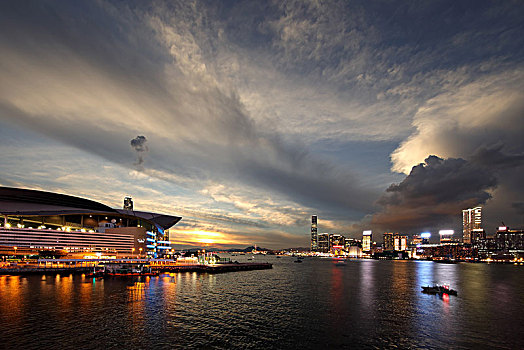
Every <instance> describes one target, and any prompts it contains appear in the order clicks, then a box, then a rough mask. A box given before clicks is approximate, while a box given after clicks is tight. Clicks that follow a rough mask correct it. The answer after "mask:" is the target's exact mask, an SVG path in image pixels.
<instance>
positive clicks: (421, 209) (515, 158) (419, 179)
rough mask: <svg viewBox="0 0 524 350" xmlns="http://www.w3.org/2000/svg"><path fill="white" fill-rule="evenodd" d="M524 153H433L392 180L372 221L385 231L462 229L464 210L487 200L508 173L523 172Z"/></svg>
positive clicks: (491, 150)
mask: <svg viewBox="0 0 524 350" xmlns="http://www.w3.org/2000/svg"><path fill="white" fill-rule="evenodd" d="M523 164H524V157H523V155H507V154H504V153H503V152H501V147H496V148H491V149H485V148H483V149H480V150H478V151H477V152H476V153H475V154H474V155H473V156H472V157H471V159H470V160H465V159H462V158H447V159H443V158H439V157H437V156H429V157H428V158H426V159H425V161H424V163H421V164H419V165H416V166H414V167H413V168H412V170H411V172H410V173H409V175H408V176H407V177H406V178H405V179H404V180H403V181H402V182H400V183H398V184H392V185H391V186H389V188H388V189H387V190H386V192H385V193H384V194H383V195H382V196H381V197H380V199H379V200H378V201H377V204H378V205H379V206H381V207H382V211H380V212H378V213H376V214H375V215H373V218H372V221H371V223H372V224H373V225H375V227H377V228H379V229H381V230H385V231H399V232H409V233H416V232H421V231H422V230H427V229H431V228H445V227H449V226H450V225H451V227H457V226H458V225H457V221H458V219H460V214H461V211H462V209H466V208H472V207H474V206H477V205H483V204H486V203H487V202H488V201H489V200H490V199H491V198H492V195H493V192H494V190H495V189H496V188H497V185H498V184H499V180H500V178H501V176H502V174H503V172H504V171H519V168H520V167H521V166H522V165H523Z"/></svg>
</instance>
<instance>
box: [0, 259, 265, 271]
mask: <svg viewBox="0 0 524 350" xmlns="http://www.w3.org/2000/svg"><path fill="white" fill-rule="evenodd" d="M116 261H117V262H128V263H131V262H134V263H137V262H139V263H150V264H151V269H152V271H158V272H160V273H162V272H207V273H221V272H232V271H248V270H264V269H271V268H272V267H273V265H272V264H270V263H238V262H236V263H224V264H196V263H192V264H187V263H182V264H180V263H175V262H173V261H162V260H152V261H149V260H147V259H119V260H116ZM108 262H114V261H110V260H105V259H104V260H103V259H100V260H98V259H45V260H40V261H38V262H37V263H26V264H24V263H21V264H16V265H10V266H4V267H0V275H33V274H42V275H45V274H82V273H89V272H92V271H93V268H94V267H95V266H97V265H98V264H104V263H108Z"/></svg>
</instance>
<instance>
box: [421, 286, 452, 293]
mask: <svg viewBox="0 0 524 350" xmlns="http://www.w3.org/2000/svg"><path fill="white" fill-rule="evenodd" d="M422 293H426V294H433V295H435V294H438V295H443V294H448V295H457V291H456V290H454V289H451V288H449V286H448V285H443V286H439V285H433V286H431V287H430V286H422Z"/></svg>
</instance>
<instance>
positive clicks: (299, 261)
mask: <svg viewBox="0 0 524 350" xmlns="http://www.w3.org/2000/svg"><path fill="white" fill-rule="evenodd" d="M293 262H296V263H301V262H302V259H297V260H295V261H293Z"/></svg>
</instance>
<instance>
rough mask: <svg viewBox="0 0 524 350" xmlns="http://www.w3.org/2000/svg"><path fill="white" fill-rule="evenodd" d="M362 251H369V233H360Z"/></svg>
mask: <svg viewBox="0 0 524 350" xmlns="http://www.w3.org/2000/svg"><path fill="white" fill-rule="evenodd" d="M362 251H364V252H369V251H371V231H364V232H362Z"/></svg>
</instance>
